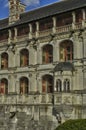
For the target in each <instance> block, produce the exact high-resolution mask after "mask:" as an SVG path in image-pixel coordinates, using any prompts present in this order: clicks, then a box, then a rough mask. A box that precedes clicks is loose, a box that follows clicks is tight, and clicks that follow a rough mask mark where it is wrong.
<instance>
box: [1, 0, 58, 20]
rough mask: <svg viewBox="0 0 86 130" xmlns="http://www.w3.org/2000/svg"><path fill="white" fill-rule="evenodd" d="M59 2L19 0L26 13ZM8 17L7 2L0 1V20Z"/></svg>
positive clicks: (54, 0)
mask: <svg viewBox="0 0 86 130" xmlns="http://www.w3.org/2000/svg"><path fill="white" fill-rule="evenodd" d="M58 1H60V0H21V2H22V3H24V4H26V5H27V7H26V11H28V10H32V9H35V8H38V7H41V6H46V5H47V4H51V3H54V2H58ZM8 15H9V8H8V0H0V19H3V18H6V17H8Z"/></svg>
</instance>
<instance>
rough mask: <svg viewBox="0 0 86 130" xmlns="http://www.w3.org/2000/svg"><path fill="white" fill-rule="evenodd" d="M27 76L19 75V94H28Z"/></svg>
mask: <svg viewBox="0 0 86 130" xmlns="http://www.w3.org/2000/svg"><path fill="white" fill-rule="evenodd" d="M28 85H29V83H28V78H26V77H21V78H20V94H28Z"/></svg>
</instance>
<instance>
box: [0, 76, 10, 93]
mask: <svg viewBox="0 0 86 130" xmlns="http://www.w3.org/2000/svg"><path fill="white" fill-rule="evenodd" d="M0 93H1V94H8V80H7V79H5V78H3V79H1V83H0Z"/></svg>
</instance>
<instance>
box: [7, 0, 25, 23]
mask: <svg viewBox="0 0 86 130" xmlns="http://www.w3.org/2000/svg"><path fill="white" fill-rule="evenodd" d="M25 7H26V6H25V5H24V4H22V3H21V2H20V0H9V24H13V23H14V22H16V21H17V20H19V19H20V13H23V12H24V11H25Z"/></svg>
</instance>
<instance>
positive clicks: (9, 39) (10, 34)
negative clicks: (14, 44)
mask: <svg viewBox="0 0 86 130" xmlns="http://www.w3.org/2000/svg"><path fill="white" fill-rule="evenodd" d="M8 31H9V38H8V44H10V43H11V38H12V33H11V30H10V29H9V30H8Z"/></svg>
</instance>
